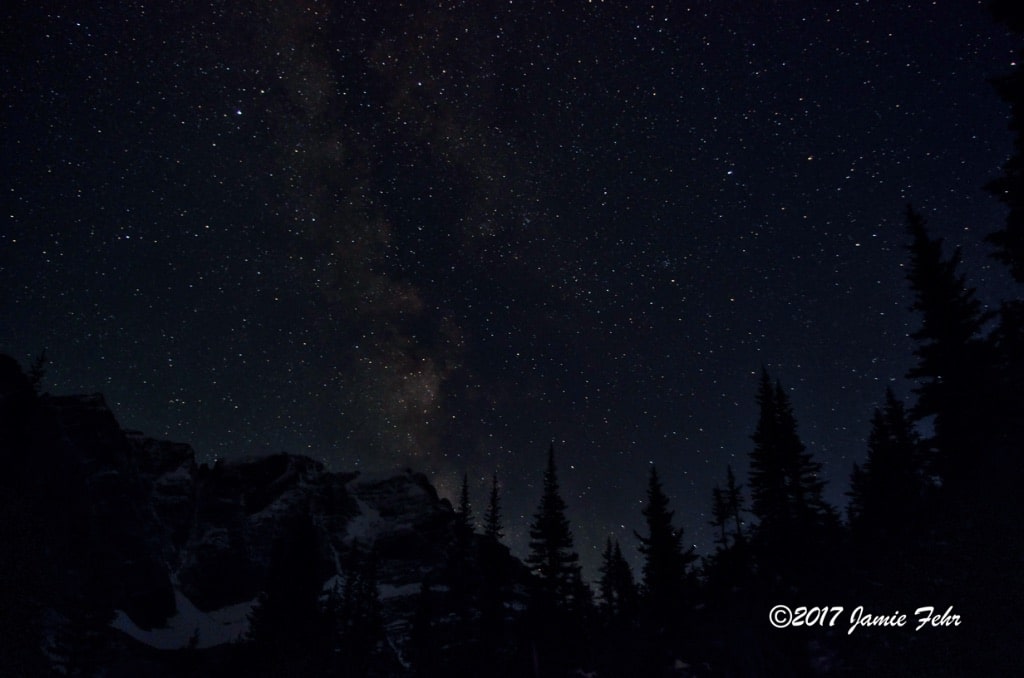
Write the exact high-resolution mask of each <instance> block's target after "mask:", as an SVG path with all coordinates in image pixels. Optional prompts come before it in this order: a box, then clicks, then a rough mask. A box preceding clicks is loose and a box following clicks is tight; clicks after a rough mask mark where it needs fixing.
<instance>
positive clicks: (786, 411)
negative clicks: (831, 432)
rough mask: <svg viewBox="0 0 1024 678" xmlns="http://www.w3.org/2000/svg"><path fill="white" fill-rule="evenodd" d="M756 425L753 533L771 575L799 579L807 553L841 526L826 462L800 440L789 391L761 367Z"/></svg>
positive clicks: (752, 476) (752, 469)
mask: <svg viewBox="0 0 1024 678" xmlns="http://www.w3.org/2000/svg"><path fill="white" fill-rule="evenodd" d="M757 402H758V405H759V406H760V414H759V416H758V422H757V428H756V429H755V431H754V434H753V435H752V436H751V438H752V439H753V441H754V449H753V450H752V451H751V453H750V479H749V483H750V493H751V497H752V498H753V506H752V512H753V513H754V515H755V516H756V517H757V519H758V524H757V527H756V530H755V533H754V537H755V541H756V542H757V548H758V551H759V557H760V560H761V570H762V572H763V573H764V574H766V575H767V576H768V577H778V576H782V575H785V576H787V577H790V578H794V577H795V578H799V573H798V572H797V569H801V568H803V567H804V566H807V565H809V563H810V561H809V560H808V558H807V557H805V556H806V554H809V553H811V552H814V551H815V550H820V548H821V547H822V546H823V545H824V544H825V543H826V542H827V541H828V540H829V539H831V538H832V537H834V536H835V532H836V530H837V528H838V517H837V516H836V514H835V510H834V509H833V508H832V507H831V506H830V505H829V504H828V503H827V502H826V501H825V499H824V495H823V491H824V486H825V482H824V480H823V479H822V476H821V464H819V463H818V462H816V461H815V460H814V458H813V456H812V455H811V453H810V452H809V451H808V450H807V448H806V447H805V446H804V444H803V442H802V441H801V440H800V435H799V434H798V432H797V423H796V417H795V416H794V414H793V407H792V405H791V404H790V401H789V396H788V395H787V394H786V391H785V389H783V388H782V385H781V384H780V383H776V384H775V385H774V386H773V385H772V382H771V378H770V377H769V376H768V372H767V370H762V373H761V382H760V387H759V389H758V396H757Z"/></svg>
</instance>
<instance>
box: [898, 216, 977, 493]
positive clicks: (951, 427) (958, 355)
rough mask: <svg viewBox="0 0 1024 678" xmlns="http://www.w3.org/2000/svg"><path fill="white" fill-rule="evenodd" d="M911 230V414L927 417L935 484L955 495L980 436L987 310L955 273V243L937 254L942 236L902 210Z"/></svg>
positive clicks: (968, 482) (967, 482)
mask: <svg viewBox="0 0 1024 678" xmlns="http://www.w3.org/2000/svg"><path fill="white" fill-rule="evenodd" d="M907 230H908V232H909V234H910V236H911V240H912V242H911V244H910V267H909V270H908V273H907V279H908V281H909V282H910V287H911V290H912V292H913V294H914V302H913V305H912V306H911V308H912V310H914V311H917V312H918V313H919V314H920V317H921V326H920V328H919V329H918V330H917V331H915V332H914V333H913V334H911V337H912V338H913V339H914V340H915V341H916V342H917V348H916V349H915V350H914V355H915V356H916V357H917V365H915V366H914V367H913V368H912V369H911V370H910V371H909V372H908V373H907V376H908V377H909V378H911V379H915V380H917V382H918V386H917V388H916V389H915V393H916V394H917V396H918V400H917V404H916V406H915V407H914V409H913V415H914V417H915V418H916V419H918V420H921V419H926V418H929V417H934V419H933V421H932V425H933V429H934V436H933V437H932V438H931V440H930V441H929V442H930V445H931V447H932V448H933V450H934V454H935V456H936V459H935V461H936V471H937V472H938V474H939V476H940V477H941V478H942V481H943V484H944V485H946V486H947V487H948V488H950V489H951V490H952V492H953V493H954V494H960V493H962V491H964V490H965V489H966V488H968V487H970V486H972V485H974V484H975V483H976V482H977V480H978V479H977V478H976V477H975V473H974V470H975V468H976V467H977V465H976V464H975V463H974V462H975V461H976V460H975V459H974V458H973V457H974V455H975V454H976V453H978V452H983V451H984V449H980V448H984V447H986V446H987V445H986V443H987V442H988V441H986V440H984V439H983V438H982V436H985V435H987V433H988V432H989V429H990V426H989V422H988V419H989V416H990V414H991V412H992V411H993V409H994V408H993V407H992V405H991V403H990V402H989V396H990V391H989V389H988V387H987V386H986V383H985V379H984V377H985V375H986V374H989V373H991V372H992V365H991V359H992V355H991V353H990V352H989V347H988V346H987V345H986V343H985V342H984V341H983V340H982V339H981V331H982V328H983V326H984V324H985V323H986V322H987V321H988V320H989V319H990V318H991V317H992V316H991V314H990V313H986V312H983V310H982V307H981V302H980V301H978V299H977V298H975V291H974V289H973V288H970V287H968V286H967V283H966V280H965V278H964V276H963V275H961V274H960V273H958V272H957V269H958V267H959V264H960V250H959V248H957V249H955V250H954V252H953V254H952V256H951V257H950V258H949V259H945V258H944V257H943V254H942V240H941V239H940V238H932V237H931V236H930V235H929V234H928V231H927V229H926V228H925V222H924V219H923V218H922V217H921V216H920V215H918V214H917V213H916V212H914V211H913V210H912V209H910V208H908V209H907Z"/></svg>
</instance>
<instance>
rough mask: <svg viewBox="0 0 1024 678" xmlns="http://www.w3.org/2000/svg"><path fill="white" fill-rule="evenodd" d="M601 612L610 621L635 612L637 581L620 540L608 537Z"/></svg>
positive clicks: (603, 560) (604, 559)
mask: <svg viewBox="0 0 1024 678" xmlns="http://www.w3.org/2000/svg"><path fill="white" fill-rule="evenodd" d="M600 573H601V578H600V580H599V583H598V589H599V591H600V594H601V612H602V614H603V615H604V617H605V619H606V621H607V622H609V623H617V622H622V621H624V620H627V619H629V617H631V616H632V615H633V614H634V613H635V606H636V583H635V582H634V580H633V571H632V569H630V567H629V563H628V562H626V559H625V558H624V557H623V555H622V549H621V547H620V546H619V542H618V540H613V539H612V538H611V537H608V539H607V541H606V542H605V550H604V552H603V553H602V554H601V568H600Z"/></svg>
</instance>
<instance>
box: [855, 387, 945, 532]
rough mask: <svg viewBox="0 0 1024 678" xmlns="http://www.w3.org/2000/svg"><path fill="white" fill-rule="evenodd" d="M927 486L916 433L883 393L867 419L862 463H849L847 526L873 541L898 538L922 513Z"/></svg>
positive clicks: (890, 394)
mask: <svg viewBox="0 0 1024 678" xmlns="http://www.w3.org/2000/svg"><path fill="white" fill-rule="evenodd" d="M927 487H928V482H927V476H926V472H925V469H924V465H923V460H922V458H921V448H920V439H919V436H918V434H917V431H915V430H914V427H913V423H912V422H911V421H910V418H909V416H908V415H907V412H906V409H905V408H904V407H903V403H902V402H901V401H900V400H898V399H897V398H896V396H895V395H894V394H893V392H892V389H886V392H885V407H884V408H881V409H876V410H875V414H874V416H873V417H872V420H871V433H870V435H869V436H868V457H867V460H866V461H865V462H864V465H863V467H861V466H860V465H858V464H854V465H853V472H852V474H851V476H850V491H849V493H848V494H849V496H850V506H849V510H848V513H849V518H850V525H851V526H852V527H853V528H854V529H855V530H857V531H861V532H864V533H866V534H867V535H869V536H871V537H873V538H875V537H879V536H882V535H884V534H890V535H898V534H901V533H903V532H905V531H906V530H907V529H908V528H910V527H911V526H912V524H913V521H912V518H913V516H914V515H915V513H916V512H918V511H920V510H921V507H922V505H923V501H924V498H925V492H926V489H927Z"/></svg>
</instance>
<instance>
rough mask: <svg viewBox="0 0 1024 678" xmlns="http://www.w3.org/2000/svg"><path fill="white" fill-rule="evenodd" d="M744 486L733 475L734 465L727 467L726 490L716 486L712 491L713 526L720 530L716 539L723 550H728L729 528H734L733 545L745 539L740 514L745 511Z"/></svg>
mask: <svg viewBox="0 0 1024 678" xmlns="http://www.w3.org/2000/svg"><path fill="white" fill-rule="evenodd" d="M742 490H743V486H742V485H737V484H736V476H735V475H733V472H732V465H731V464H730V465H728V466H727V467H726V481H725V489H722V488H720V487H719V486H718V485H715V486H714V488H712V490H711V499H712V505H711V517H712V520H711V526H712V527H714V528H716V529H717V530H718V536H717V537H716V538H715V543H717V544H718V545H719V546H721V548H728V547H729V544H730V540H729V537H730V535H729V532H728V530H729V528H730V527H732V528H733V531H732V535H731V536H732V543H734V544H735V543H737V542H739V541H741V540H742V539H743V527H742V526H743V521H742V519H741V518H740V512H741V511H742V510H743V506H742V505H743V495H742Z"/></svg>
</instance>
